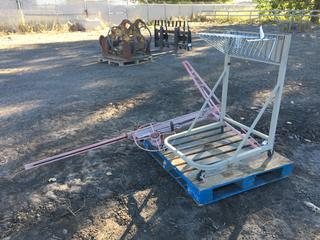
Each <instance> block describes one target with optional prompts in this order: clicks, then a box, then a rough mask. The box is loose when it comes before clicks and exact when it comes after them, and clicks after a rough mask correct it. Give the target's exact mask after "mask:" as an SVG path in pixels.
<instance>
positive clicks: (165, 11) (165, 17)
mask: <svg viewBox="0 0 320 240" xmlns="http://www.w3.org/2000/svg"><path fill="white" fill-rule="evenodd" d="M163 7H164V20H167V4H165V3H164V4H163Z"/></svg>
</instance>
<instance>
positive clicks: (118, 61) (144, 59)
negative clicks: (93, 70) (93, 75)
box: [99, 55, 152, 67]
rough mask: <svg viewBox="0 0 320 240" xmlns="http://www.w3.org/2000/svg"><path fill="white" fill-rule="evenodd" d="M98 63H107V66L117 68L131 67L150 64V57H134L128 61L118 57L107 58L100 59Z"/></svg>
mask: <svg viewBox="0 0 320 240" xmlns="http://www.w3.org/2000/svg"><path fill="white" fill-rule="evenodd" d="M99 62H104V63H108V64H109V65H116V66H119V67H123V66H133V65H137V64H142V63H147V62H152V56H151V55H143V56H136V57H133V58H132V59H130V60H128V59H124V58H121V57H118V56H109V57H102V58H100V59H99Z"/></svg>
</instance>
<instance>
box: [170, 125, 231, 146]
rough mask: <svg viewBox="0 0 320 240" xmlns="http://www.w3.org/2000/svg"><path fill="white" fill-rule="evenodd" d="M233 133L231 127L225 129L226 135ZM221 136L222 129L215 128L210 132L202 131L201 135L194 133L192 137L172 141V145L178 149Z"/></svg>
mask: <svg viewBox="0 0 320 240" xmlns="http://www.w3.org/2000/svg"><path fill="white" fill-rule="evenodd" d="M231 131H232V130H231V128H229V127H225V128H224V133H226V132H231ZM221 134H222V133H221V128H220V127H215V128H212V129H209V130H204V131H201V132H199V133H192V134H190V135H189V134H188V135H187V136H182V137H179V138H177V139H174V140H172V141H171V144H172V145H173V146H177V147H179V148H180V146H181V145H183V144H186V143H191V142H194V141H197V140H199V139H203V138H208V137H211V136H216V135H221ZM182 147H183V146H182Z"/></svg>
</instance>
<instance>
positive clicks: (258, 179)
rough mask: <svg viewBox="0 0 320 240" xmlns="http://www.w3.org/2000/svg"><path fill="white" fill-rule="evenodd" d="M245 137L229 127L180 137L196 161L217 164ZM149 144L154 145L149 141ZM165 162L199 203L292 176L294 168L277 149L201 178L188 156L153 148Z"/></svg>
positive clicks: (166, 168)
mask: <svg viewBox="0 0 320 240" xmlns="http://www.w3.org/2000/svg"><path fill="white" fill-rule="evenodd" d="M240 141H241V137H240V136H239V135H237V134H235V133H234V132H233V131H231V129H229V128H227V127H225V128H224V131H223V132H221V129H220V128H217V129H211V130H210V131H204V132H200V133H198V134H193V135H191V136H188V137H182V138H179V139H177V141H176V142H175V143H174V145H177V146H179V149H182V151H183V152H184V154H187V155H188V156H189V157H190V158H192V159H193V160H194V161H197V162H200V163H204V164H213V163H214V162H216V161H217V160H220V159H226V158H228V157H231V156H232V154H234V152H235V149H236V148H237V146H238V144H239V143H240ZM144 145H145V147H147V148H150V149H151V148H152V145H151V144H150V143H149V142H148V141H145V142H144ZM246 148H251V146H249V145H247V146H246ZM150 154H151V155H152V157H153V158H155V159H156V160H157V161H158V162H159V163H160V164H161V166H162V167H163V168H164V169H165V170H166V171H167V172H168V173H169V174H170V175H171V176H172V177H173V178H174V179H175V180H176V181H177V182H178V183H179V184H180V185H181V186H182V187H183V188H184V189H185V190H186V191H187V193H188V194H189V195H191V197H192V198H193V199H194V200H195V201H196V202H197V203H198V204H199V205H204V204H209V203H213V202H217V201H219V200H221V199H224V198H227V197H230V196H233V195H236V194H239V193H241V192H245V191H248V190H250V189H253V188H257V187H259V186H262V185H265V184H267V183H271V182H274V181H278V180H280V179H283V178H285V177H288V176H289V175H290V173H291V172H292V170H293V165H292V162H291V161H290V160H288V159H287V158H284V157H282V156H281V155H279V154H277V153H274V154H273V156H272V157H271V158H270V157H268V156H267V154H266V153H263V154H260V155H258V156H255V157H253V158H248V159H244V160H242V161H240V162H239V163H237V164H233V165H229V166H226V167H225V168H224V169H222V170H220V171H219V172H215V173H214V174H213V173H211V175H210V172H206V177H205V179H204V180H203V181H202V180H199V178H198V174H199V170H198V169H195V168H193V167H191V166H189V165H188V164H187V163H186V162H185V161H184V160H182V159H181V158H179V157H176V156H175V155H174V154H173V153H172V152H170V151H163V152H150Z"/></svg>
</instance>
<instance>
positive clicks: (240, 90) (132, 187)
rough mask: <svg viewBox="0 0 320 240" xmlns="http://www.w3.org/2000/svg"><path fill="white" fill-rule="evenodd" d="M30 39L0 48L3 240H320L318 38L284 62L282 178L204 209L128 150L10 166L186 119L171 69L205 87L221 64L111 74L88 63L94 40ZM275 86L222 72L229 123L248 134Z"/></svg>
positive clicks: (196, 97)
mask: <svg viewBox="0 0 320 240" xmlns="http://www.w3.org/2000/svg"><path fill="white" fill-rule="evenodd" d="M232 28H236V29H244V30H245V29H249V30H250V29H251V30H252V29H254V30H257V27H255V28H252V27H249V26H232ZM271 30H272V27H271V26H270V27H269V28H268V27H266V28H265V31H266V32H267V31H271ZM24 37H25V39H27V37H28V36H24ZM39 37H40V35H36V34H35V35H33V36H32V37H30V38H28V44H22V42H23V41H22V39H23V37H21V36H15V35H12V36H4V37H1V39H0V45H1V46H2V47H1V48H2V49H1V50H0V150H1V159H0V161H1V165H0V189H1V190H0V238H1V239H5V240H9V239H10V240H13V239H52V240H54V239H320V209H319V206H320V188H319V182H320V176H319V172H320V121H319V118H320V99H319V92H320V84H319V80H320V79H319V60H320V59H319V56H320V41H319V39H320V30H317V29H316V30H314V31H313V32H310V33H299V34H294V35H293V39H292V45H291V50H290V57H289V65H288V70H287V78H286V85H285V88H284V97H283V101H282V107H281V113H280V119H279V124H278V133H277V141H276V151H278V152H279V153H281V154H282V155H284V156H286V157H288V158H289V159H290V160H292V161H294V165H295V171H294V174H293V175H292V176H291V177H289V178H287V179H285V180H282V181H280V182H277V183H274V184H270V185H267V186H264V187H261V188H258V189H255V190H252V191H249V192H246V193H243V194H240V195H237V196H234V197H231V198H228V199H225V200H222V201H220V202H218V203H215V204H212V205H209V206H202V207H199V206H197V205H196V204H195V203H194V202H193V201H192V199H191V198H190V197H189V196H188V195H187V194H186V193H185V192H184V191H183V190H182V189H181V188H180V187H179V186H178V184H177V183H176V182H174V180H173V179H172V178H171V177H169V175H168V174H167V173H166V172H165V171H164V170H163V169H162V168H161V167H160V166H159V165H158V164H157V163H156V162H155V161H154V160H153V159H152V158H151V157H150V156H149V155H147V153H145V152H143V151H141V150H139V149H137V147H135V146H134V145H133V144H132V143H131V142H122V143H118V144H115V145H113V146H108V147H106V148H104V149H101V150H97V151H94V152H90V153H89V154H85V155H83V156H80V157H73V158H72V159H70V160H66V161H62V162H59V163H55V164H51V165H49V166H46V167H41V168H39V169H36V170H32V171H23V170H22V167H23V164H25V163H28V162H31V161H33V160H36V159H39V158H42V157H46V156H50V155H53V154H56V153H60V152H63V151H64V150H68V149H71V148H73V147H75V146H82V145H85V144H88V143H93V142H95V141H98V140H101V139H104V138H109V137H113V136H117V135H118V134H120V133H121V132H125V131H128V130H131V129H133V128H134V126H136V125H137V124H143V123H148V122H154V121H162V120H167V119H170V118H172V117H175V116H179V115H181V114H184V113H188V112H191V111H195V110H197V109H198V108H199V107H200V106H201V103H202V98H201V96H200V94H199V93H198V91H197V89H196V88H195V86H193V84H192V81H191V80H190V79H189V78H188V76H187V73H186V71H185V70H184V69H183V66H182V64H181V61H182V60H184V59H188V60H189V61H190V62H191V63H192V64H193V66H194V67H195V68H196V69H197V70H198V72H199V73H200V74H201V75H202V76H203V78H204V79H206V81H207V82H208V84H209V85H210V86H212V84H213V83H214V81H216V79H217V78H218V76H219V74H220V73H221V71H222V68H223V55H222V54H221V53H219V52H218V51H216V50H214V49H212V48H209V47H208V46H206V45H205V43H203V42H201V41H196V42H195V46H194V49H193V51H192V52H188V53H181V54H178V55H174V54H169V55H165V56H161V57H159V58H157V59H155V61H154V62H153V63H149V64H143V65H137V66H131V67H126V68H118V67H114V66H109V65H106V64H102V63H97V59H98V56H99V46H98V42H97V40H95V39H97V38H98V35H97V36H95V35H94V34H93V33H76V34H75V33H64V34H55V35H50V40H49V41H47V40H46V41H45V43H42V42H43V41H44V40H39ZM40 38H41V37H40ZM36 39H38V40H36ZM64 39H65V40H66V39H68V41H63V40H64ZM21 44H22V45H21ZM276 73H277V72H276V69H275V67H273V66H266V65H264V64H261V63H252V62H247V61H240V60H233V61H232V67H231V75H230V79H231V80H230V89H229V91H230V99H229V100H228V105H229V114H230V115H231V116H233V117H234V118H235V119H238V120H240V119H241V121H243V122H245V123H246V124H250V123H251V121H252V120H253V119H254V117H255V115H256V114H257V110H252V107H253V108H255V107H258V108H259V107H260V106H261V104H262V102H263V100H264V99H265V97H266V94H267V93H269V92H270V89H271V87H272V86H273V84H274V82H275V81H274V80H275V76H276ZM269 117H270V111H267V112H266V115H265V116H264V118H263V119H262V122H261V123H260V124H259V125H258V129H259V130H262V131H266V129H267V126H268V124H267V120H268V118H269ZM110 173H111V174H110ZM52 178H55V179H56V181H54V180H52Z"/></svg>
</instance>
